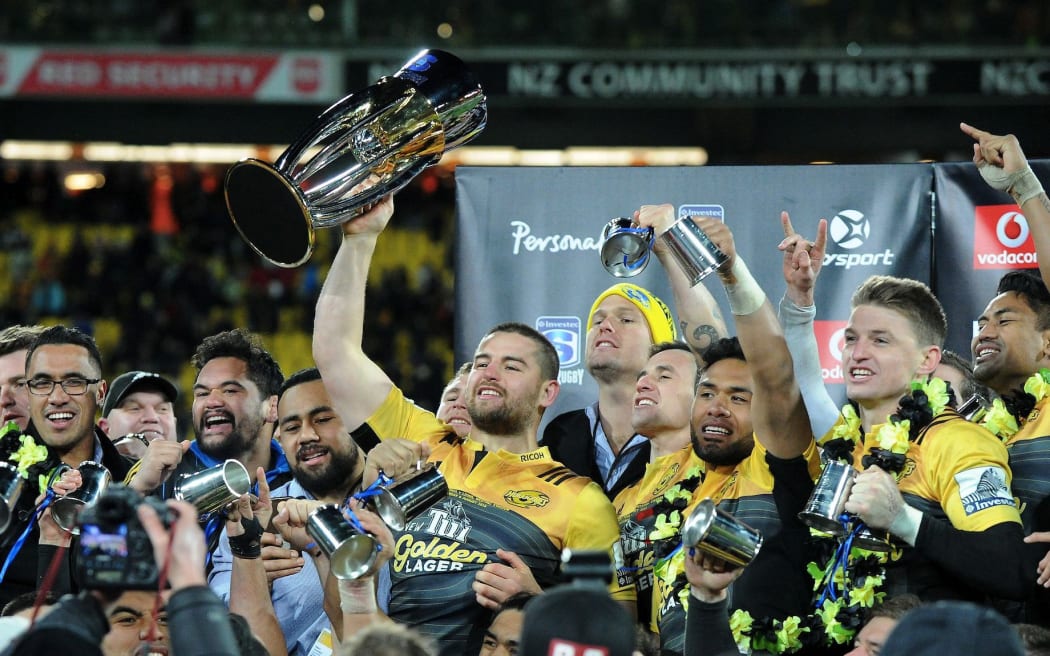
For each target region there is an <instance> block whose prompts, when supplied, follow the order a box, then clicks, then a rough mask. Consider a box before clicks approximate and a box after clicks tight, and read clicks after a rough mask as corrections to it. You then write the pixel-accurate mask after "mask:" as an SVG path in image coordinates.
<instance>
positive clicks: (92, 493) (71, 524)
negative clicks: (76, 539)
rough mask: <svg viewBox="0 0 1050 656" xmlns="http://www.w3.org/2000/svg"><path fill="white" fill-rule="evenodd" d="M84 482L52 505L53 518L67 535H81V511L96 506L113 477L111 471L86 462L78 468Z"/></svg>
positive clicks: (58, 498)
mask: <svg viewBox="0 0 1050 656" xmlns="http://www.w3.org/2000/svg"><path fill="white" fill-rule="evenodd" d="M77 469H78V470H79V471H80V478H81V479H82V482H81V484H80V487H78V488H77V489H75V490H73V491H72V492H71V493H69V494H67V495H66V496H64V497H56V498H55V501H54V503H52V504H51V517H52V518H53V519H54V520H55V523H56V524H58V527H59V528H61V529H62V530H63V531H66V532H67V533H72V534H73V535H80V527H79V526H77V517H79V516H80V511H81V510H83V509H84V508H87V507H89V506H93V505H95V502H96V501H98V498H99V497H101V496H102V493H103V492H105V491H106V488H108V487H109V484H110V483H112V482H113V477H112V476H111V475H110V473H109V470H108V469H106V468H105V467H104V466H102V465H101V464H99V463H97V462H93V461H91V460H85V461H84V462H82V463H80V465H79V466H78V467H77Z"/></svg>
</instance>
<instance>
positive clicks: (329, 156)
mask: <svg viewBox="0 0 1050 656" xmlns="http://www.w3.org/2000/svg"><path fill="white" fill-rule="evenodd" d="M487 117H488V110H487V107H486V103H485V94H484V93H483V92H482V90H481V86H480V85H479V84H478V81H477V79H476V78H475V77H474V75H473V74H472V73H471V72H470V71H469V70H468V69H467V66H466V64H464V63H463V62H462V61H461V60H460V59H459V58H457V57H455V56H454V55H451V54H449V53H447V52H444V51H441V50H424V51H422V52H420V53H419V54H417V55H416V56H415V57H413V58H412V59H411V60H409V61H408V63H406V64H405V65H404V66H403V67H402V68H401V70H399V71H398V72H397V73H395V74H394V75H393V76H387V77H383V78H381V79H380V80H379V81H378V82H377V83H376V84H374V85H372V86H370V87H367V88H366V89H363V90H360V91H355V92H353V93H351V94H350V95H348V96H346V97H344V98H343V99H342V100H339V101H338V102H336V103H335V104H334V105H332V106H331V107H329V108H328V109H327V110H325V111H324V113H322V114H321V115H320V116H319V117H318V118H317V120H316V121H314V123H313V124H312V125H310V127H309V128H308V129H307V130H306V131H305V132H304V133H302V135H301V136H300V137H299V138H298V139H297V140H296V141H295V143H293V144H292V145H291V146H289V147H288V149H287V150H285V151H284V152H283V153H282V154H281V156H280V157H278V158H277V161H276V162H274V163H273V164H272V165H271V164H267V163H266V162H263V161H260V160H258V159H245V160H242V161H240V162H238V163H237V164H235V165H234V166H233V167H232V168H230V170H229V172H228V173H227V174H226V183H225V191H226V207H227V209H228V210H229V212H230V217H231V218H232V219H233V223H234V225H235V226H236V227H237V230H238V231H239V232H240V233H241V236H242V237H244V239H245V240H246V241H247V242H248V244H250V245H251V247H252V248H253V249H255V251H256V252H257V253H259V254H260V255H262V256H263V257H264V258H266V259H267V260H269V261H270V262H273V263H274V264H276V265H278V266H283V267H295V266H299V265H300V264H302V263H303V262H306V260H307V259H309V257H310V254H311V253H312V252H313V248H314V231H315V230H316V229H318V228H328V227H332V226H336V225H339V224H341V223H345V222H346V221H349V220H351V219H353V218H354V217H356V216H358V215H360V214H362V213H364V212H365V211H367V210H368V209H369V208H370V207H372V206H373V205H374V204H375V203H376V202H378V201H379V200H381V199H382V198H383V197H384V196H386V195H388V194H392V193H394V192H396V191H397V190H399V189H401V188H402V187H404V186H405V185H406V184H408V183H409V182H410V181H411V180H412V178H414V177H415V176H416V175H418V174H419V173H420V172H421V171H423V169H425V168H427V167H429V166H432V165H433V164H436V163H437V162H438V160H439V159H441V156H442V155H443V154H444V153H445V152H447V151H449V150H452V149H453V148H457V147H459V146H462V145H463V144H465V143H467V142H469V141H471V140H472V139H474V137H476V136H477V135H478V134H480V133H481V131H482V129H484V127H485V121H486V120H487Z"/></svg>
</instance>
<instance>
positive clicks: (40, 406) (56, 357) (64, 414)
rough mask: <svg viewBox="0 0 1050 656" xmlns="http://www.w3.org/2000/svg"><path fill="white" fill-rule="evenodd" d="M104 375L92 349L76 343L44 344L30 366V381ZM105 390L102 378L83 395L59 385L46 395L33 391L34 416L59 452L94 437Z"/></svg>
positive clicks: (96, 377) (28, 367)
mask: <svg viewBox="0 0 1050 656" xmlns="http://www.w3.org/2000/svg"><path fill="white" fill-rule="evenodd" d="M101 375H102V374H101V372H100V371H99V370H98V367H97V366H96V365H95V364H94V363H93V362H92V360H91V355H90V354H89V353H88V350H87V349H86V348H84V347H82V346H77V345H76V344H44V345H42V346H40V347H38V348H37V349H36V350H35V351H33V357H32V358H31V359H30V361H29V363H28V366H27V368H26V378H27V379H28V380H30V381H55V382H58V381H64V380H70V379H77V378H79V379H81V380H94V379H98V378H100V377H101ZM105 391H106V383H105V381H99V382H97V383H91V384H89V385H88V386H87V391H85V392H84V393H83V394H76V395H73V394H69V393H67V392H66V391H65V389H63V388H62V386H61V385H58V384H56V385H55V388H54V389H53V390H51V393H50V394H48V395H46V396H37V395H36V394H30V398H29V409H30V415H31V417H32V419H33V425H34V426H35V427H36V429H37V430H38V431H39V432H40V437H41V438H42V439H43V440H44V442H46V443H47V444H48V445H49V446H51V447H52V448H54V449H55V450H56V451H58V453H59V454H66V453H69V452H70V451H72V450H73V449H76V448H77V447H79V446H81V445H82V444H83V443H84V441H85V440H93V439H94V427H95V413H96V412H97V411H98V406H99V404H101V402H102V398H103V396H104V395H105Z"/></svg>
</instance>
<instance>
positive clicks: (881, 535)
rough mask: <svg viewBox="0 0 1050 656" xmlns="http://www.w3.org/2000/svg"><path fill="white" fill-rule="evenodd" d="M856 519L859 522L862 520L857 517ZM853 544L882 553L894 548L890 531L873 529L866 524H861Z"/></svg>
mask: <svg viewBox="0 0 1050 656" xmlns="http://www.w3.org/2000/svg"><path fill="white" fill-rule="evenodd" d="M856 521H858V522H859V521H860V520H859V519H857V520H856ZM853 546H854V547H860V548H861V549H867V550H868V551H878V552H880V553H888V552H889V551H890V550H892V549H893V543H892V539H891V538H890V532H889V531H882V530H878V529H873V528H871V527H869V526H866V525H864V524H862V525H861V527H860V530H859V531H857V534H856V535H854V536H853Z"/></svg>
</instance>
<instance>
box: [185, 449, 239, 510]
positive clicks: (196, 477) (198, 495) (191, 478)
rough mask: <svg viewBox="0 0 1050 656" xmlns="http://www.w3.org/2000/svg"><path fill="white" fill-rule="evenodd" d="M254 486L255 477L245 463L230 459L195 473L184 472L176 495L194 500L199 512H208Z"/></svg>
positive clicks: (233, 499) (223, 505)
mask: <svg viewBox="0 0 1050 656" xmlns="http://www.w3.org/2000/svg"><path fill="white" fill-rule="evenodd" d="M251 489H252V479H251V476H249V475H248V470H247V469H245V467H244V465H242V464H241V463H240V462H238V461H236V460H227V461H226V462H223V463H220V464H218V465H215V466H214V467H209V468H208V469H202V470H201V471H199V472H195V473H193V474H183V476H182V477H181V478H180V479H179V480H178V481H176V482H175V494H174V497H175V498H176V499H178V500H179V501H188V502H189V503H192V504H193V505H194V507H196V508H197V512H198V513H200V514H202V515H204V514H207V513H211V512H215V511H216V510H219V509H221V508H224V507H226V506H227V505H229V504H230V503H231V502H233V501H236V500H237V499H240V498H241V497H242V496H243V495H245V494H248V492H250V491H251Z"/></svg>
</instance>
